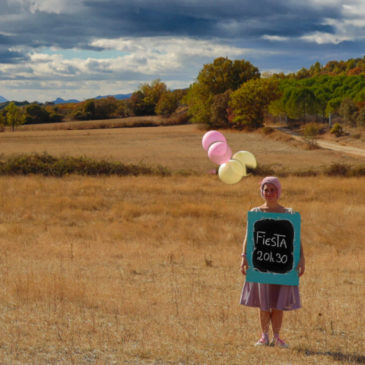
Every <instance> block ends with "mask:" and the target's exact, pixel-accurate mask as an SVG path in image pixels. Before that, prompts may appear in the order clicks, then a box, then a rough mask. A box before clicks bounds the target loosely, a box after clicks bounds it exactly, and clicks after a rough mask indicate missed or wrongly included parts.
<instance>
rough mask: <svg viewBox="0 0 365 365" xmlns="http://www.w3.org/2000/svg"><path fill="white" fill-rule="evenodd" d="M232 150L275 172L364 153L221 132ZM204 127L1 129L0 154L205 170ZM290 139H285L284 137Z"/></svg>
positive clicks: (353, 161) (354, 161)
mask: <svg viewBox="0 0 365 365" xmlns="http://www.w3.org/2000/svg"><path fill="white" fill-rule="evenodd" d="M223 133H224V135H225V136H226V137H227V140H228V143H229V145H230V146H231V148H232V151H233V152H237V151H240V150H248V151H250V152H252V153H253V154H254V155H255V156H256V158H257V160H258V164H259V165H261V166H262V165H264V166H270V167H273V168H274V169H275V171H284V172H286V171H288V170H291V171H298V170H306V169H314V170H323V168H324V167H326V166H329V165H331V164H332V163H334V162H336V163H343V164H349V165H359V164H363V163H364V158H361V157H355V156H351V155H347V156H346V155H343V154H341V153H336V152H333V151H328V150H321V149H319V150H312V151H308V150H305V149H303V147H302V146H301V145H300V144H299V142H296V141H291V140H290V138H289V137H287V136H282V135H280V136H278V135H277V134H275V136H271V135H269V136H265V135H263V134H262V133H244V132H237V131H231V130H227V131H223ZM203 135H204V131H202V130H199V128H198V126H196V125H179V126H167V127H153V128H151V127H149V128H147V127H146V128H118V129H94V130H51V131H45V130H41V131H21V130H19V131H16V132H14V133H13V132H4V133H0V154H2V155H5V156H7V155H9V154H16V153H32V152H37V153H43V152H47V153H49V154H50V155H52V156H60V155H68V156H69V155H71V156H77V157H78V156H80V155H84V156H88V157H91V158H95V159H110V160H118V161H121V162H123V163H134V164H138V163H140V162H143V163H145V164H151V165H154V166H155V165H157V164H160V165H162V166H165V167H167V168H168V169H171V170H172V171H194V172H198V173H205V172H206V171H208V170H210V169H212V167H215V166H214V165H213V164H212V163H211V162H210V161H209V159H208V157H207V153H206V151H204V150H203V148H202V147H201V139H202V136H203ZM288 138H289V140H288Z"/></svg>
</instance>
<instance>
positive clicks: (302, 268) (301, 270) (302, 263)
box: [297, 257, 305, 276]
mask: <svg viewBox="0 0 365 365" xmlns="http://www.w3.org/2000/svg"><path fill="white" fill-rule="evenodd" d="M297 270H298V274H299V276H302V275H303V274H304V271H305V260H304V258H303V257H301V258H300V260H299V263H298V266H297Z"/></svg>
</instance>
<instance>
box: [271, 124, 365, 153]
mask: <svg viewBox="0 0 365 365" xmlns="http://www.w3.org/2000/svg"><path fill="white" fill-rule="evenodd" d="M277 129H278V130H280V131H281V132H284V133H287V134H290V135H291V136H292V137H293V138H295V139H297V140H300V141H303V137H302V136H301V135H299V134H298V133H296V132H293V131H291V130H290V129H288V128H284V127H279V128H277ZM316 143H317V145H318V146H319V147H320V148H324V149H327V150H332V151H337V152H343V153H348V154H351V155H356V156H361V157H365V149H363V148H358V147H352V146H343V145H340V144H338V143H335V142H330V141H324V140H322V139H317V140H316Z"/></svg>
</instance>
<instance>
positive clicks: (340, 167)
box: [325, 163, 351, 176]
mask: <svg viewBox="0 0 365 365" xmlns="http://www.w3.org/2000/svg"><path fill="white" fill-rule="evenodd" d="M350 170H351V169H350V167H349V166H348V165H344V164H340V163H334V164H332V165H331V166H329V167H328V168H327V169H326V171H325V173H326V175H328V176H348V175H349V172H350Z"/></svg>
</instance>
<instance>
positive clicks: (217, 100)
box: [210, 90, 232, 128]
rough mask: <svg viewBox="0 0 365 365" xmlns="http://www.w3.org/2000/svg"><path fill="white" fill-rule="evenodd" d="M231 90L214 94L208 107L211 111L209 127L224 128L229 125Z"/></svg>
mask: <svg viewBox="0 0 365 365" xmlns="http://www.w3.org/2000/svg"><path fill="white" fill-rule="evenodd" d="M231 94H232V90H227V91H226V92H224V93H221V94H218V95H214V96H213V100H212V105H211V107H210V112H211V119H210V122H211V124H210V125H211V127H213V128H224V127H228V126H229V122H230V120H229V116H230V112H231V110H230V105H229V103H230V100H231Z"/></svg>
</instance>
